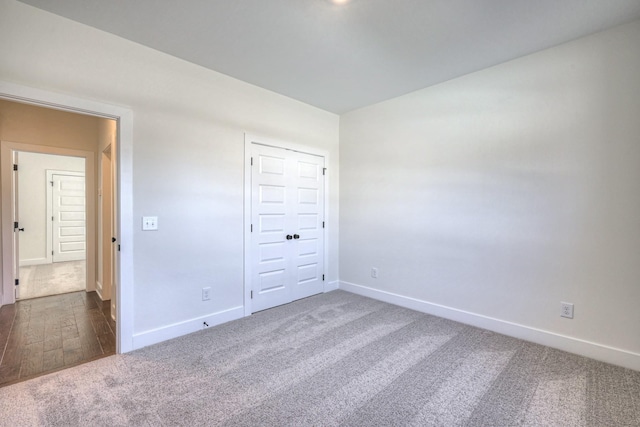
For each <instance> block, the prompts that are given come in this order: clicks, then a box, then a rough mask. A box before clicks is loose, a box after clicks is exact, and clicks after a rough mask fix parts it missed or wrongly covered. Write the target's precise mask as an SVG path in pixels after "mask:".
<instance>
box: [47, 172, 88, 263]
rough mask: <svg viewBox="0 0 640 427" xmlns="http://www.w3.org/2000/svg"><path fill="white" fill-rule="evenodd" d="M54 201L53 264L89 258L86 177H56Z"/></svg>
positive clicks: (54, 177) (56, 175) (54, 178)
mask: <svg viewBox="0 0 640 427" xmlns="http://www.w3.org/2000/svg"><path fill="white" fill-rule="evenodd" d="M52 182H53V197H52V203H53V206H52V213H53V215H52V221H53V227H52V230H53V262H62V261H77V260H83V259H85V256H86V247H85V246H86V223H85V210H86V208H85V182H84V176H74V175H61V174H54V175H53V176H52Z"/></svg>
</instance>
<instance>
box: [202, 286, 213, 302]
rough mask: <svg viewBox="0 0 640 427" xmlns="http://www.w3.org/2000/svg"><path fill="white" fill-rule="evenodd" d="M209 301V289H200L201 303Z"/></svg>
mask: <svg viewBox="0 0 640 427" xmlns="http://www.w3.org/2000/svg"><path fill="white" fill-rule="evenodd" d="M210 299H211V288H202V301H209V300H210Z"/></svg>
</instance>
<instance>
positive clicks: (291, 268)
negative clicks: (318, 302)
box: [250, 144, 324, 312]
mask: <svg viewBox="0 0 640 427" xmlns="http://www.w3.org/2000/svg"><path fill="white" fill-rule="evenodd" d="M251 168H252V169H251V222H252V226H251V227H252V231H251V251H250V256H251V265H252V269H251V289H252V295H253V297H252V298H253V301H252V311H254V312H255V311H260V310H264V309H267V308H270V307H275V306H277V305H281V304H286V303H288V302H291V301H294V300H296V299H300V298H304V297H307V296H311V295H314V294H317V293H320V292H322V291H323V289H324V286H323V271H324V233H323V230H322V227H323V221H324V176H323V169H324V158H323V157H319V156H314V155H311V154H306V153H300V152H296V151H292V150H285V149H281V148H275V147H269V146H264V145H259V144H254V145H253V148H252V166H251Z"/></svg>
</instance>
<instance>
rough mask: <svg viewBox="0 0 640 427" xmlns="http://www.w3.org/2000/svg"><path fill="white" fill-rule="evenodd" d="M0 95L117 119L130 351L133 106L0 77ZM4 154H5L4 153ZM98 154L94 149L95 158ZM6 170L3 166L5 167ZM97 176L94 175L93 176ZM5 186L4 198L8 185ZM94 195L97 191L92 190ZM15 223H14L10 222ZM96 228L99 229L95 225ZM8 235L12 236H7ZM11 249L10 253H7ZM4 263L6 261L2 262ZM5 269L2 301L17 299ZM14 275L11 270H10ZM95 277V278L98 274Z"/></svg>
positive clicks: (120, 295)
mask: <svg viewBox="0 0 640 427" xmlns="http://www.w3.org/2000/svg"><path fill="white" fill-rule="evenodd" d="M0 99H6V100H8V101H13V102H19V103H23V104H31V105H36V106H40V107H45V108H53V109H56V110H62V111H68V112H72V113H77V114H84V115H89V116H95V117H101V118H105V119H112V120H115V121H116V122H117V127H118V132H117V144H118V150H116V155H117V158H116V159H113V160H114V162H115V168H116V174H115V180H116V187H117V188H116V189H115V191H116V192H117V197H118V200H117V204H118V210H117V212H116V214H117V217H118V218H117V220H118V221H117V223H118V228H117V229H116V230H114V231H115V233H114V234H115V235H116V237H117V239H118V243H119V245H121V250H120V251H119V252H118V257H117V258H116V259H115V260H114V263H116V264H117V265H118V270H117V271H118V277H117V280H116V282H117V283H116V289H115V291H116V296H117V300H118V304H117V309H116V352H117V353H127V352H129V351H132V350H133V349H134V347H133V321H134V299H133V298H134V292H133V223H134V221H133V111H132V110H131V109H130V108H126V107H119V106H114V105H110V104H107V103H104V102H98V101H90V100H87V99H82V98H77V97H74V96H70V95H64V94H61V93H56V92H51V91H47V90H43V89H37V88H32V87H28V86H23V85H18V84H15V83H10V82H5V81H1V80H0ZM3 158H4V156H3ZM96 158H97V156H95V155H94V153H92V159H94V160H95V159H96ZM3 170H4V168H3ZM94 179H95V176H93V177H92V180H94ZM4 185H5V184H4V182H3V188H2V194H3V198H4V197H5V196H4V195H5V193H6V192H5V188H4ZM93 193H94V196H95V195H96V193H97V192H95V191H94V192H93ZM5 224H6V221H5V215H3V219H2V227H1V231H2V247H3V248H2V249H3V250H2V257H3V260H4V258H5V257H7V255H9V256H10V257H11V258H13V251H12V250H8V249H11V246H7V245H6V243H5V242H6V241H7V240H11V237H12V233H13V228H12V227H11V228H10V229H8V228H6V225H5ZM9 225H11V226H13V224H9ZM93 228H94V230H93V232H96V230H95V228H96V227H95V225H94V227H93ZM7 235H8V237H9V238H7ZM7 252H9V254H7ZM2 264H3V265H5V263H4V262H3V263H2ZM5 273H6V271H4V268H3V272H2V277H3V285H2V304H10V303H13V302H15V293H14V292H13V287H14V284H13V283H6V280H5V277H6V274H5ZM11 275H12V274H11ZM92 280H94V281H95V274H94V277H93V278H92Z"/></svg>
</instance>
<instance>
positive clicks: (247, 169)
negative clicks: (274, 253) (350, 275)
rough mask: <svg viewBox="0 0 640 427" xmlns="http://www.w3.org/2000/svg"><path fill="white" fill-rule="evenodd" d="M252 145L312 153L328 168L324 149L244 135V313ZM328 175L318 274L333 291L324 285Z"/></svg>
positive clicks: (248, 292) (247, 286)
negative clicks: (321, 261) (321, 255)
mask: <svg viewBox="0 0 640 427" xmlns="http://www.w3.org/2000/svg"><path fill="white" fill-rule="evenodd" d="M253 144H256V145H265V146H268V147H274V148H280V149H283V150H290V151H297V152H300V153H305V154H311V155H314V156H319V157H324V167H325V169H326V170H330V169H329V167H330V163H329V152H328V151H326V150H322V149H318V148H315V147H309V146H306V145H300V144H294V143H290V142H286V141H281V140H277V139H272V138H267V137H262V136H258V135H252V134H249V133H245V134H244V228H243V230H244V278H243V282H244V315H245V316H250V315H251V313H252V304H251V290H252V288H253V286H252V283H251V277H252V276H251V265H252V264H251V151H252V146H253ZM329 200H330V198H329V174H328V173H326V174H325V175H324V218H325V228H324V233H323V239H324V254H323V257H324V263H323V271H322V274H324V276H325V277H326V278H327V280H325V282H324V292H328V291H331V290H333V289H334V288H333V287H330V286H329V285H328V283H329V280H328V277H327V276H328V274H327V272H328V271H329V230H330V222H329V220H328V218H329Z"/></svg>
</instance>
